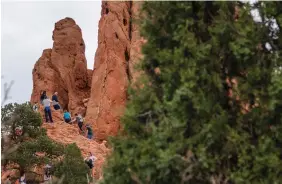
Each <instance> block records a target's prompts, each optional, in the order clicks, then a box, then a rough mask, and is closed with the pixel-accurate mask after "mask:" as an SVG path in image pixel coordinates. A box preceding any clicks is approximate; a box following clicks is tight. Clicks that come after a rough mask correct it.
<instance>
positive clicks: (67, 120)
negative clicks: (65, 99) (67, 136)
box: [64, 110, 71, 124]
mask: <svg viewBox="0 0 282 184" xmlns="http://www.w3.org/2000/svg"><path fill="white" fill-rule="evenodd" d="M64 120H65V122H66V123H70V124H71V114H70V113H69V112H68V111H67V110H64Z"/></svg>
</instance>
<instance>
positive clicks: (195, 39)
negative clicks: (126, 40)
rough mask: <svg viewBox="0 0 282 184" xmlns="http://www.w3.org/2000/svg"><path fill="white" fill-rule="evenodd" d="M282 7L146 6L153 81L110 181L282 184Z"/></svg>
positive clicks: (129, 119) (123, 139) (146, 61)
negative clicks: (254, 14)
mask: <svg viewBox="0 0 282 184" xmlns="http://www.w3.org/2000/svg"><path fill="white" fill-rule="evenodd" d="M281 7H282V3H280V2H258V3H256V4H254V5H253V6H251V5H250V4H248V3H236V2H144V3H143V12H142V13H143V14H142V15H144V17H142V19H141V20H142V25H141V26H142V36H144V38H145V39H146V40H147V43H146V44H145V45H144V47H143V50H142V51H143V55H144V58H143V60H142V62H141V69H142V70H143V71H144V73H145V75H144V77H143V79H142V81H141V80H140V81H141V82H140V85H139V86H140V87H139V88H136V87H135V88H134V89H130V91H129V99H130V100H129V102H128V104H127V109H126V112H125V115H124V117H123V120H122V122H123V126H124V128H123V132H122V134H121V135H119V136H118V137H116V138H112V140H111V143H112V146H113V150H114V151H113V154H112V155H111V157H110V158H109V160H108V164H107V166H106V168H105V170H104V180H103V182H104V183H107V184H109V183H115V184H119V183H120V184H121V183H162V184H164V183H201V184H204V183H236V184H237V183H280V182H281V181H282V161H281V158H282V148H281V143H282V136H281V132H282V131H281V128H282V125H281V120H282V116H281V115H280V114H281V107H282V100H281V99H280V98H281V94H282V90H281V87H280V85H279V84H280V83H281V82H279V79H282V76H281V73H279V68H280V66H281V48H282V47H281V46H282V44H281V43H282V42H281V39H282V37H281V31H280V25H281V24H282V11H280V10H281ZM236 10H239V12H236ZM251 10H252V11H257V12H258V13H259V16H260V18H261V21H259V22H258V21H254V18H253V16H252V15H251V13H250V12H251ZM237 14H238V15H237ZM273 22H275V23H273ZM275 25H276V27H278V28H274V26H275ZM267 45H268V46H267ZM269 45H270V46H269ZM270 127H271V128H270Z"/></svg>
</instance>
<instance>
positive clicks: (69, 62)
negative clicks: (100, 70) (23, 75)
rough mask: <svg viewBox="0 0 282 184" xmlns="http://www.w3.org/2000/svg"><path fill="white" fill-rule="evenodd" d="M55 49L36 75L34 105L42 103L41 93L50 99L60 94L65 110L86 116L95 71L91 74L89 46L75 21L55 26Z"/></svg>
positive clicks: (48, 52)
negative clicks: (40, 100)
mask: <svg viewBox="0 0 282 184" xmlns="http://www.w3.org/2000/svg"><path fill="white" fill-rule="evenodd" d="M52 38H53V41H54V42H53V48H52V49H46V50H44V51H43V54H42V56H41V57H40V58H39V60H38V61H37V62H36V64H35V66H34V69H33V71H32V74H33V91H32V95H31V102H32V103H33V102H36V101H37V102H38V101H39V99H40V93H41V91H44V90H46V91H47V95H48V97H50V98H51V96H52V94H53V93H54V92H55V91H57V92H58V98H59V102H60V104H61V106H62V107H63V108H66V109H68V110H69V111H71V112H72V113H75V112H80V113H83V114H85V112H86V108H85V107H84V103H83V102H82V100H83V99H85V98H89V96H90V87H91V86H90V85H91V77H92V74H93V71H92V70H87V62H86V59H85V55H84V52H85V45H84V41H83V39H82V33H81V29H80V28H79V26H78V25H77V24H76V23H75V21H74V20H73V19H71V18H65V19H62V20H60V21H58V22H57V23H56V24H55V29H54V31H53V37H52Z"/></svg>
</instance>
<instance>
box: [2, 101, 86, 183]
mask: <svg viewBox="0 0 282 184" xmlns="http://www.w3.org/2000/svg"><path fill="white" fill-rule="evenodd" d="M1 112H2V117H1V120H2V127H1V128H2V129H1V130H2V143H3V145H2V146H3V149H2V150H1V152H2V164H3V163H4V165H7V164H10V165H14V166H15V169H18V170H19V173H25V174H26V177H27V182H28V183H32V182H36V181H37V182H39V181H40V180H42V179H43V177H42V176H38V174H37V173H35V172H33V169H34V167H35V166H39V167H44V166H45V164H47V163H48V164H50V163H51V165H53V169H54V170H55V173H54V174H55V175H56V176H60V177H61V176H65V178H63V183H68V184H71V183H75V184H86V183H87V181H86V174H87V172H88V169H87V166H86V164H85V163H84V161H83V158H82V156H81V153H80V150H79V149H78V147H77V146H76V144H72V145H68V146H67V147H66V149H65V147H64V146H63V145H61V144H58V143H55V142H54V141H52V140H51V139H50V138H49V137H47V135H46V130H45V129H43V128H41V125H42V118H41V116H40V114H39V113H37V112H34V111H33V110H32V106H31V105H30V104H29V103H24V104H7V105H6V106H4V107H2V108H1ZM16 129H20V130H21V134H19V133H18V131H16ZM3 135H4V136H3ZM4 138H5V140H4ZM37 153H44V154H41V156H40V155H38V154H37ZM3 155H4V156H3ZM62 158H63V159H62ZM53 169H52V170H53ZM51 174H52V173H51Z"/></svg>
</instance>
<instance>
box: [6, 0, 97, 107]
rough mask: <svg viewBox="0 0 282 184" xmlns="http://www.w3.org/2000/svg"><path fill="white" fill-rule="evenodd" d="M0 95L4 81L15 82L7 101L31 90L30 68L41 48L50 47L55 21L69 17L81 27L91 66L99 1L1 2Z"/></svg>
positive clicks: (27, 97) (24, 96) (21, 97)
mask: <svg viewBox="0 0 282 184" xmlns="http://www.w3.org/2000/svg"><path fill="white" fill-rule="evenodd" d="M1 4H2V6H1V75H2V79H1V93H2V96H1V98H2V99H3V91H4V87H3V86H4V83H5V82H7V83H9V82H10V81H12V80H13V81H14V84H13V86H12V88H11V91H10V95H9V96H10V97H11V99H9V100H8V101H6V103H10V102H17V103H23V102H26V101H29V100H30V96H31V93H32V86H33V81H32V69H33V66H34V64H35V62H36V61H37V60H38V59H39V58H40V56H41V54H42V51H43V50H44V49H47V48H52V45H53V40H52V32H53V30H54V25H55V23H56V22H57V21H59V20H61V19H63V18H65V17H71V18H73V19H74V20H75V22H76V24H77V25H79V27H80V28H81V30H82V37H83V39H84V42H85V46H86V50H85V56H86V59H87V67H88V68H90V69H93V66H94V55H95V52H96V49H97V46H98V23H99V20H100V17H101V1H84V2H83V1H76V2H74V1H41V0H38V1H28V2H23V1H13V0H9V1H8V0H4V1H3V0H2V2H1Z"/></svg>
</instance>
